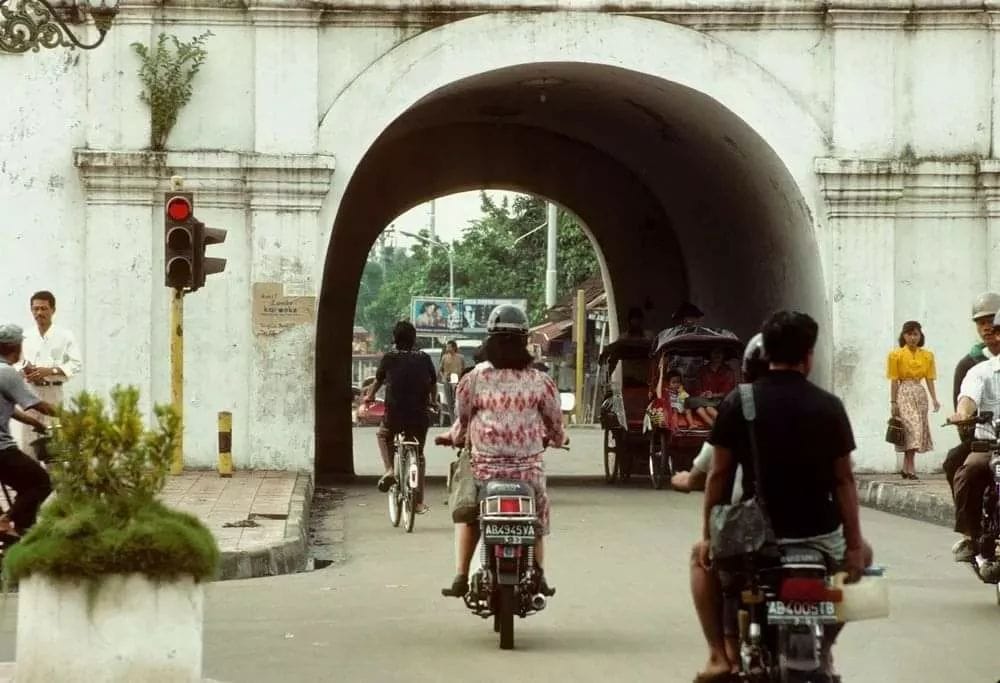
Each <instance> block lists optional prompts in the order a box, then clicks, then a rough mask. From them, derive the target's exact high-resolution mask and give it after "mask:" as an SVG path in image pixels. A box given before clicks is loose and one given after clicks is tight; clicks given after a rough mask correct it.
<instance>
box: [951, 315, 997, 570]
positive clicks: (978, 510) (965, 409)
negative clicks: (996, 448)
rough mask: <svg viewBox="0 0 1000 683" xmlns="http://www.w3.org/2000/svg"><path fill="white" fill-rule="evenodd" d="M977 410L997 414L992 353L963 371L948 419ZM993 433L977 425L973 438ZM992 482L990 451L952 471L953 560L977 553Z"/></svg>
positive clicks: (965, 559)
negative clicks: (985, 496)
mask: <svg viewBox="0 0 1000 683" xmlns="http://www.w3.org/2000/svg"><path fill="white" fill-rule="evenodd" d="M993 327H994V330H993V334H994V335H996V333H997V332H998V331H1000V330H998V329H997V328H998V327H1000V314H998V315H996V316H995V317H994V319H993ZM977 412H992V413H993V414H994V415H998V414H1000V356H996V355H994V356H993V357H992V358H990V359H989V360H984V361H982V362H981V363H979V364H978V365H975V366H973V368H972V369H971V370H969V372H968V373H966V375H965V379H964V380H962V386H961V388H960V390H959V393H958V407H957V409H956V411H955V415H953V416H952V417H951V421H953V422H957V421H960V420H966V419H968V418H970V417H972V416H973V415H975V414H976V413H977ZM992 432H993V427H992V426H991V425H976V433H975V438H976V439H982V440H991V439H992V438H993V434H992ZM992 481H993V475H992V472H990V453H989V452H985V453H983V452H976V451H973V452H970V453H969V455H968V457H966V458H965V462H964V463H962V466H961V467H959V468H958V471H957V472H955V531H957V532H959V533H960V534H962V536H963V538H962V539H961V540H960V541H959V542H958V543H956V544H955V546H954V547H953V548H952V552H953V553H954V555H955V561H956V562H968V561H969V560H971V559H972V558H973V557H975V556H976V553H978V552H979V548H977V547H976V542H977V540H978V539H979V536H980V535H981V534H982V501H983V494H984V493H985V492H986V488H987V487H988V486H989V485H990V483H991V482H992Z"/></svg>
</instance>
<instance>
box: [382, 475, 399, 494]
mask: <svg viewBox="0 0 1000 683" xmlns="http://www.w3.org/2000/svg"><path fill="white" fill-rule="evenodd" d="M395 483H396V475H394V474H393V473H392V472H390V473H389V474H383V475H382V478H381V479H379V480H378V490H379V491H381V492H382V493H388V492H389V489H391V488H392V487H393V485H394V484H395Z"/></svg>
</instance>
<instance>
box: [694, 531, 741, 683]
mask: <svg viewBox="0 0 1000 683" xmlns="http://www.w3.org/2000/svg"><path fill="white" fill-rule="evenodd" d="M698 548H699V544H695V547H694V548H693V549H692V551H691V597H692V598H693V599H694V609H695V612H697V613H698V621H699V622H700V623H701V630H702V633H703V634H704V635H705V641H706V643H708V663H707V664H706V665H705V668H704V669H703V670H702V674H704V675H708V676H712V675H716V674H723V673H728V672H732V671H736V670H737V667H736V662H737V661H738V660H737V657H736V655H737V652H738V646H737V644H736V643H735V642H727V640H726V637H725V633H724V631H723V625H722V587H721V586H720V585H719V581H718V579H717V578H716V576H715V574H713V573H712V572H711V571H709V570H708V569H705V568H704V567H702V566H701V563H700V562H699V559H698Z"/></svg>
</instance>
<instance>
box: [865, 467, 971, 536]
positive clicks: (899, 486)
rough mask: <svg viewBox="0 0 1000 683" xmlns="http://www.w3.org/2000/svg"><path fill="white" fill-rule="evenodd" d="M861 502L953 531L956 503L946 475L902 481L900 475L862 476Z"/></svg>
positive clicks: (930, 475)
mask: <svg viewBox="0 0 1000 683" xmlns="http://www.w3.org/2000/svg"><path fill="white" fill-rule="evenodd" d="M856 479H857V482H858V499H859V501H860V503H861V504H862V505H864V506H866V507H870V508H875V509H877V510H882V511H883V512H889V513H892V514H895V515H901V516H903V517H910V518H912V519H918V520H921V521H923V522H930V523H931V524H939V525H941V526H946V527H949V528H951V527H952V526H954V524H955V503H954V502H953V501H952V498H951V490H950V489H949V488H948V481H947V480H946V479H945V477H944V475H943V474H921V475H920V479H918V480H916V481H914V480H912V479H902V478H900V476H899V475H898V474H891V475H890V474H858V475H856Z"/></svg>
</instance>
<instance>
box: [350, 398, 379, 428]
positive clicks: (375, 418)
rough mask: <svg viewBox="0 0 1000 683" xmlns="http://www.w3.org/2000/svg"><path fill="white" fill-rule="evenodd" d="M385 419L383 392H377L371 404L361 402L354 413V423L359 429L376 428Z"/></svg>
mask: <svg viewBox="0 0 1000 683" xmlns="http://www.w3.org/2000/svg"><path fill="white" fill-rule="evenodd" d="M383 417H385V390H384V389H382V390H379V392H378V394H376V395H375V400H374V401H373V402H372V403H365V402H364V401H362V402H361V403H360V404H358V408H357V410H356V411H355V418H354V423H355V424H356V425H357V426H359V427H377V426H378V425H380V424H382V418H383Z"/></svg>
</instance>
